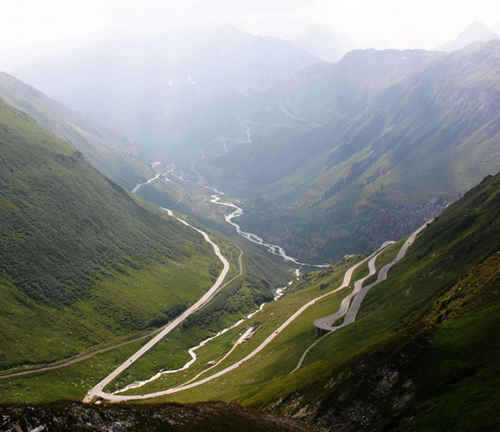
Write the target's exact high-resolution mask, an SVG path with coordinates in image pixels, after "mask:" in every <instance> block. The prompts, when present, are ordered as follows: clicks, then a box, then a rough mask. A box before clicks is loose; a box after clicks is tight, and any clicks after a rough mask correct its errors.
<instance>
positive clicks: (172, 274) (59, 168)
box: [0, 100, 220, 369]
mask: <svg viewBox="0 0 500 432" xmlns="http://www.w3.org/2000/svg"><path fill="white" fill-rule="evenodd" d="M0 185H1V187H0V202H1V205H0V310H1V314H0V323H1V325H0V368H2V369H5V368H9V367H13V366H18V365H25V364H37V363H45V362H50V361H55V360H60V359H62V358H64V357H67V356H69V355H73V354H76V353H79V352H81V351H83V350H84V349H88V348H89V347H91V346H93V345H96V344H99V343H103V342H109V341H111V340H116V338H119V337H124V336H130V335H134V334H135V335H137V334H139V333H141V332H144V331H145V329H147V328H148V327H149V324H148V323H149V322H150V321H152V320H153V319H155V318H157V317H159V316H161V315H162V314H163V313H165V312H168V311H169V310H176V308H177V309H179V308H185V307H186V306H185V305H186V304H188V303H191V302H193V301H194V300H196V299H198V297H199V296H200V295H201V293H203V292H205V291H206V290H207V289H208V287H210V286H211V284H212V282H211V281H212V279H213V278H214V276H213V274H214V272H215V273H217V269H218V268H219V266H220V264H219V261H218V260H217V259H216V257H215V256H214V255H213V252H212V250H211V248H210V247H209V246H208V244H207V243H206V242H205V241H204V240H203V238H202V237H201V236H200V235H199V234H198V233H196V232H195V231H194V230H192V229H190V228H188V227H185V226H184V225H182V224H180V223H177V222H175V221H174V220H173V219H172V218H170V217H167V216H165V214H164V213H163V212H160V211H159V210H156V209H154V208H152V207H149V206H148V205H146V204H144V203H141V202H138V201H137V200H136V199H134V198H133V197H132V196H130V195H129V194H128V193H127V192H126V191H125V190H124V189H122V188H121V187H120V186H118V185H117V184H115V183H113V182H112V181H110V180H108V179H107V178H105V177H104V176H102V175H101V174H100V173H99V172H98V171H96V170H95V169H94V168H93V167H91V166H90V165H89V163H88V162H87V161H86V160H85V158H84V157H83V155H82V153H81V152H80V151H77V150H75V149H74V148H73V147H71V146H70V145H69V144H67V143H66V142H64V141H62V140H60V139H58V138H56V137H55V136H54V135H52V134H51V133H49V132H47V131H45V130H43V129H42V128H41V127H40V126H39V125H38V124H37V123H36V122H35V121H34V120H33V119H32V118H30V117H29V116H28V115H27V114H25V113H23V112H21V111H19V110H17V109H15V108H13V107H11V106H9V105H7V104H6V103H4V102H3V101H1V100H0ZM193 268H194V269H195V270H193ZM172 308H173V309H172ZM40 341H43V343H40Z"/></svg>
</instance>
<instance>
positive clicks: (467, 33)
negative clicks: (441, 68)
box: [438, 21, 500, 51]
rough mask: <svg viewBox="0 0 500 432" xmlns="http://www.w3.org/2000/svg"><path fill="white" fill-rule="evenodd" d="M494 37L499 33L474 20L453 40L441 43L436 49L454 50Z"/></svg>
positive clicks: (496, 37)
mask: <svg viewBox="0 0 500 432" xmlns="http://www.w3.org/2000/svg"><path fill="white" fill-rule="evenodd" d="M495 39H500V33H498V32H495V31H493V30H491V29H490V28H488V27H487V26H485V25H484V24H483V23H482V22H480V21H476V22H473V23H472V24H471V25H470V26H469V27H467V28H466V29H465V30H464V31H463V32H462V33H460V34H459V35H458V36H457V38H456V39H455V40H453V41H450V42H448V43H446V44H444V45H441V46H440V47H439V48H438V49H440V50H444V51H456V50H459V49H462V48H465V47H466V46H468V45H470V44H473V43H477V42H489V41H491V40H495Z"/></svg>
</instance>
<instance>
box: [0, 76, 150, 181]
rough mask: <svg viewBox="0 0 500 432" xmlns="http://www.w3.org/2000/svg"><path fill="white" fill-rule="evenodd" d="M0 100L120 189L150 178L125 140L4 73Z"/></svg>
mask: <svg viewBox="0 0 500 432" xmlns="http://www.w3.org/2000/svg"><path fill="white" fill-rule="evenodd" d="M0 98H2V99H3V100H4V101H6V102H7V103H9V104H10V105H12V106H14V107H16V108H17V109H19V110H21V111H24V112H25V113H27V114H28V115H30V116H31V117H32V118H34V119H35V120H36V121H37V122H38V123H39V124H40V125H41V126H42V127H43V128H45V129H48V130H50V131H51V132H52V133H53V134H55V135H56V136H58V137H59V138H61V139H63V140H65V141H68V142H69V143H71V144H72V145H73V146H74V147H75V148H76V149H77V150H79V151H81V152H82V153H83V155H84V156H85V158H86V159H87V160H88V161H89V162H90V163H91V164H92V165H93V166H95V167H96V168H97V169H98V170H100V171H101V172H102V173H104V174H105V175H106V176H108V177H109V178H111V179H112V180H114V181H115V182H117V183H119V184H120V185H122V186H124V187H127V188H130V189H131V188H132V187H133V186H135V185H136V184H137V183H139V181H144V179H146V178H149V177H151V173H152V171H151V169H150V168H149V167H148V166H147V165H146V164H145V163H144V162H141V161H140V160H139V159H137V158H136V157H135V156H134V155H133V154H134V153H135V152H136V151H135V150H134V148H133V147H134V146H133V144H132V143H130V142H129V141H128V140H127V139H125V138H123V137H120V136H118V135H117V134H116V133H114V132H112V131H110V130H108V129H106V128H104V127H102V126H100V125H98V124H96V123H95V122H92V121H91V120H89V119H88V118H85V117H83V116H82V115H80V114H79V113H77V112H75V111H71V110H69V109H68V108H66V107H65V106H63V105H62V104H60V103H58V102H56V101H55V100H52V99H50V98H49V97H47V96H45V95H44V94H43V93H41V92H40V91H38V90H37V89H35V88H33V87H30V86H28V85H27V84H25V83H23V82H22V81H19V80H18V79H16V78H15V77H13V76H11V75H8V74H6V73H0Z"/></svg>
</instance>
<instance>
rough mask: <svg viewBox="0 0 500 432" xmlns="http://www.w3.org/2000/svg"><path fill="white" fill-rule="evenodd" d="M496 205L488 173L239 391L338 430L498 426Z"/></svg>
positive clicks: (499, 226) (498, 196) (499, 243)
mask: <svg viewBox="0 0 500 432" xmlns="http://www.w3.org/2000/svg"><path fill="white" fill-rule="evenodd" d="M499 215H500V174H497V175H496V176H494V177H493V176H489V177H487V178H485V179H484V181H483V182H482V183H481V184H480V185H479V186H477V187H475V188H474V189H472V190H471V191H469V192H468V193H467V194H465V196H464V197H463V198H462V199H461V200H460V201H458V202H457V203H455V204H453V205H451V206H450V207H449V208H447V209H446V210H445V211H444V212H443V214H442V215H441V216H440V217H439V218H438V219H437V220H436V221H434V222H433V223H432V224H431V225H430V227H429V228H428V229H426V230H425V231H424V232H423V233H422V235H421V236H420V237H419V238H418V239H417V241H416V243H415V245H414V246H413V247H412V248H411V249H410V250H409V252H408V255H407V258H405V259H404V261H403V262H402V263H401V264H399V265H397V266H396V267H395V268H394V269H393V270H392V271H391V273H390V275H389V279H388V280H387V281H386V282H384V283H382V284H380V285H378V286H377V287H375V288H374V289H373V290H372V291H370V292H369V294H368V296H367V298H366V299H365V303H364V304H363V306H362V308H361V311H360V312H361V313H360V318H359V320H358V321H357V322H355V323H354V324H352V325H351V326H349V327H346V328H344V329H342V330H341V331H339V332H337V333H334V334H333V335H331V336H329V337H327V338H326V339H325V340H324V341H323V342H321V343H320V344H319V345H318V346H317V347H316V348H314V349H313V350H312V351H311V353H310V356H309V359H308V360H307V361H306V366H305V367H304V368H303V369H301V370H299V371H298V372H296V373H294V374H292V375H289V376H283V377H281V378H278V379H276V380H274V381H271V382H270V383H269V384H267V385H266V386H265V387H263V388H261V389H260V391H259V392H256V393H254V394H253V395H251V396H250V398H248V399H246V398H245V399H243V400H246V403H250V404H256V405H259V406H262V405H265V406H267V407H268V408H270V409H272V410H273V411H276V412H280V413H282V414H284V413H285V414H287V415H292V414H296V413H299V412H301V413H302V414H301V416H303V418H304V419H306V420H307V421H310V422H313V423H316V424H318V423H319V424H323V425H326V424H329V425H333V424H335V425H337V427H340V428H341V430H345V431H350V430H360V428H361V429H363V428H366V429H369V430H401V431H403V430H415V428H416V430H425V431H434V430H435V431H441V430H451V429H453V430H457V431H473V430H485V431H490V430H491V431H493V430H496V428H497V427H498V422H499V421H500V418H499V417H498V414H499V412H500V398H499V397H498V385H499V384H500V381H499V377H500V373H499V372H500V370H499V366H498V365H499V364H500V361H499V360H500V343H499V341H498V338H497V337H496V336H495V334H496V329H498V326H499V324H500V218H499ZM246 397H248V396H246ZM240 400H241V399H240ZM272 401H273V403H270V402H272Z"/></svg>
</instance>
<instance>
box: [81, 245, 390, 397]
mask: <svg viewBox="0 0 500 432" xmlns="http://www.w3.org/2000/svg"><path fill="white" fill-rule="evenodd" d="M386 246H387V242H386V243H384V245H382V246H381V247H380V248H379V249H377V250H376V251H375V252H373V253H372V254H371V255H370V256H368V257H367V258H365V259H363V260H362V261H360V262H358V263H356V264H355V265H353V266H352V267H350V268H349V269H348V270H347V271H346V272H345V274H344V279H343V282H342V284H341V285H340V286H339V287H338V288H336V289H334V290H332V291H329V292H327V293H325V294H322V295H321V296H318V297H316V298H314V299H312V300H310V301H309V302H307V303H306V304H304V305H303V306H301V307H300V308H299V309H298V310H297V311H296V312H295V313H294V314H292V315H291V316H290V317H289V318H288V319H287V320H286V321H285V322H284V323H283V324H281V325H280V326H279V327H278V328H277V329H276V330H275V331H273V332H272V333H271V334H270V335H269V336H268V337H267V338H266V339H265V340H264V341H263V342H261V344H260V345H259V346H258V347H257V348H255V349H254V350H253V351H252V352H251V353H249V354H248V355H246V356H245V357H244V358H242V359H240V360H238V361H237V362H235V363H233V364H232V365H230V366H228V367H226V368H224V369H222V370H221V371H219V372H216V373H214V374H213V375H210V376H208V377H206V378H203V379H200V380H198V381H194V382H188V383H185V384H183V385H180V386H176V387H173V388H169V389H166V390H161V391H158V392H153V393H146V394H138V395H118V394H111V393H105V392H104V391H103V390H102V389H103V386H102V387H100V388H99V389H97V391H95V392H93V394H92V395H93V397H96V396H98V397H101V398H103V399H106V400H107V401H110V402H125V401H132V400H144V399H151V398H157V397H161V396H167V395H170V394H174V393H178V392H181V391H185V390H189V389H191V388H194V387H197V386H200V385H202V384H205V383H207V382H210V381H212V380H214V379H217V378H219V377H221V376H223V375H225V374H227V373H229V372H231V371H233V370H235V369H237V368H239V367H240V366H241V365H242V364H243V363H245V362H247V361H248V360H250V359H252V358H253V357H255V356H256V355H257V354H259V353H260V352H261V351H262V350H263V349H264V348H265V347H267V346H268V345H269V344H270V343H271V342H272V341H273V340H274V339H275V338H276V337H278V336H279V334H280V333H281V332H283V331H284V330H285V329H286V328H287V327H288V326H289V325H290V324H292V323H293V322H294V321H295V320H296V319H297V318H298V317H299V316H300V315H301V314H302V313H303V312H304V311H306V310H307V309H308V308H309V307H311V306H312V305H314V304H316V303H317V302H319V301H321V300H323V299H324V298H326V297H328V296H331V295H333V294H335V293H336V292H338V291H340V290H342V289H344V288H347V287H348V286H349V284H350V283H351V278H352V274H353V272H354V271H355V270H356V269H357V268H358V267H359V266H360V265H362V264H364V263H365V262H366V261H368V260H370V259H372V258H373V257H374V256H375V255H376V254H378V253H380V252H381V251H382V250H384V249H385V247H386ZM227 355H228V354H226V356H225V357H227ZM204 372H205V371H204ZM117 375H118V374H116V375H114V377H113V379H114V378H115V377H116V376H117ZM110 381H111V380H108V381H107V382H106V383H105V385H107V384H108V383H109V382H110ZM89 393H90V392H89ZM91 400H92V399H88V400H86V401H87V402H90V401H91Z"/></svg>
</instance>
